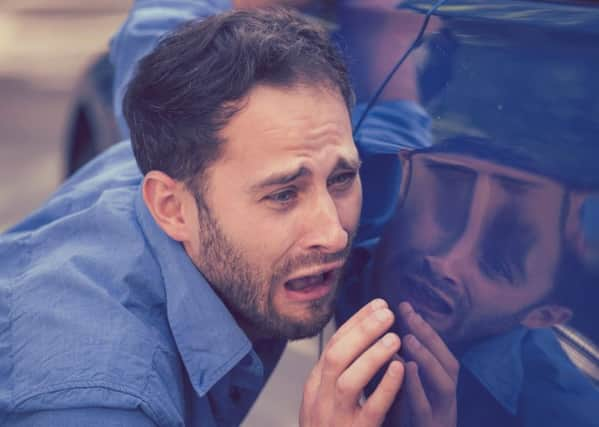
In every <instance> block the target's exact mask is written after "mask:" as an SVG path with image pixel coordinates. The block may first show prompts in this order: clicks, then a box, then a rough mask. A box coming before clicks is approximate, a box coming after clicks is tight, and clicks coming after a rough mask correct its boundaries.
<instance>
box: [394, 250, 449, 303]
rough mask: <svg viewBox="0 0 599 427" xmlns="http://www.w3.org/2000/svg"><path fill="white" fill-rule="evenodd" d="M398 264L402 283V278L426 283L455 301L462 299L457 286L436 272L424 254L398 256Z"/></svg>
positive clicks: (413, 253)
mask: <svg viewBox="0 0 599 427" xmlns="http://www.w3.org/2000/svg"><path fill="white" fill-rule="evenodd" d="M397 262H398V263H399V265H400V266H401V273H400V282H401V277H404V278H407V279H412V280H419V281H424V282H426V283H427V284H428V285H429V286H431V287H432V288H435V289H437V290H438V291H440V292H442V293H443V294H445V295H448V296H449V297H451V298H453V299H455V300H458V299H459V298H460V292H459V291H458V290H457V289H456V284H455V283H451V281H450V280H449V279H446V278H444V277H443V275H442V274H441V273H440V272H438V271H435V269H434V268H433V267H432V265H431V264H430V263H429V262H428V261H427V259H426V256H425V254H424V253H420V252H409V253H408V252H404V253H401V254H400V255H399V256H398V259H397Z"/></svg>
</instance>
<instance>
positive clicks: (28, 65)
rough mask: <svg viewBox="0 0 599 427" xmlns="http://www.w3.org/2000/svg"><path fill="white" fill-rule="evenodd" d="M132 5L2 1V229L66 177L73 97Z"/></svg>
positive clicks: (110, 0)
mask: <svg viewBox="0 0 599 427" xmlns="http://www.w3.org/2000/svg"><path fill="white" fill-rule="evenodd" d="M130 4H131V1H123V0H94V1H86V2H80V1H76V0H0V99H1V102H0V138H1V140H0V141H1V142H0V231H1V230H5V229H6V228H7V227H9V226H10V225H12V224H14V223H16V222H18V221H19V220H20V219H21V218H22V217H23V216H24V215H26V214H27V213H28V212H30V211H32V210H33V209H35V208H36V207H37V206H39V205H40V204H41V203H42V202H43V201H44V200H45V199H46V198H47V197H48V196H49V194H50V193H51V192H52V191H53V190H54V189H55V188H56V187H57V185H58V184H59V182H60V180H61V179H62V177H63V173H64V172H63V164H62V163H63V156H62V150H63V141H64V133H65V128H66V118H67V112H68V110H69V107H70V100H71V99H72V97H71V95H72V93H73V91H74V90H75V86H76V84H77V80H78V78H79V76H81V74H82V72H83V70H84V68H85V66H86V65H87V64H88V63H89V62H90V61H91V60H92V59H93V58H94V57H95V56H96V55H97V54H98V53H100V52H102V51H105V50H106V49H107V46H108V41H109V39H110V37H111V35H112V34H113V33H114V32H115V31H116V29H117V28H118V26H119V25H120V23H121V22H122V21H123V19H124V17H125V14H126V12H127V10H128V8H129V6H130Z"/></svg>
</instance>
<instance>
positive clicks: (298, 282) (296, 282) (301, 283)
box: [288, 273, 324, 289]
mask: <svg viewBox="0 0 599 427" xmlns="http://www.w3.org/2000/svg"><path fill="white" fill-rule="evenodd" d="M323 280H324V273H320V274H315V275H313V276H304V277H300V278H299V279H293V280H290V281H289V282H288V283H289V287H290V288H292V289H302V288H306V287H308V286H314V285H316V284H318V283H320V282H322V281H323Z"/></svg>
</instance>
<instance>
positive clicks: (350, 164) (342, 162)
mask: <svg viewBox="0 0 599 427" xmlns="http://www.w3.org/2000/svg"><path fill="white" fill-rule="evenodd" d="M361 165H362V162H361V161H360V160H359V159H346V158H340V159H339V160H337V164H336V165H335V168H334V169H335V170H339V169H351V170H355V171H358V170H360V166H361Z"/></svg>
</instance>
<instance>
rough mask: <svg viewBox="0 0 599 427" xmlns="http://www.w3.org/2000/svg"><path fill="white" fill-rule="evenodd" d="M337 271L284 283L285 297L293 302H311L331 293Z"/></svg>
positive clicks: (324, 272)
mask: <svg viewBox="0 0 599 427" xmlns="http://www.w3.org/2000/svg"><path fill="white" fill-rule="evenodd" d="M337 271H338V270H327V271H323V272H320V273H318V274H313V275H310V276H302V277H298V278H296V279H292V280H289V281H287V282H285V290H287V295H288V296H289V297H290V298H292V299H295V300H313V299H318V298H322V297H324V296H326V295H327V294H329V292H331V290H332V288H333V284H334V283H335V277H336V272H337Z"/></svg>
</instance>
